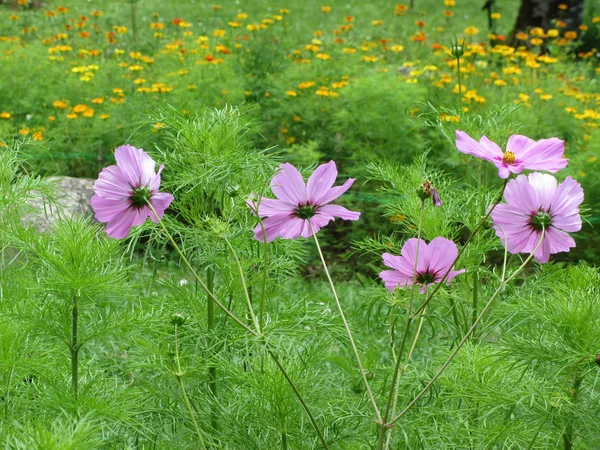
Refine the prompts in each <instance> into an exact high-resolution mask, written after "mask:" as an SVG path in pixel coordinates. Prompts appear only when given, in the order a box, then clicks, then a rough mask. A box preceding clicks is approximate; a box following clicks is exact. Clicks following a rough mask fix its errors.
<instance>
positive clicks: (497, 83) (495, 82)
mask: <svg viewBox="0 0 600 450" xmlns="http://www.w3.org/2000/svg"><path fill="white" fill-rule="evenodd" d="M494 84H495V85H496V86H506V81H504V80H494Z"/></svg>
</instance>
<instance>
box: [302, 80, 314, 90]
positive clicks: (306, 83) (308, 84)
mask: <svg viewBox="0 0 600 450" xmlns="http://www.w3.org/2000/svg"><path fill="white" fill-rule="evenodd" d="M314 85H315V82H314V81H303V82H302V83H300V84H299V85H298V89H308V88H310V87H313V86H314Z"/></svg>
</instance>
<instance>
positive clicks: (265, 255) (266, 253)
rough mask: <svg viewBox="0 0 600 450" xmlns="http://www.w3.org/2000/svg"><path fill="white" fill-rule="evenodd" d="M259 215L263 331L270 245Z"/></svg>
mask: <svg viewBox="0 0 600 450" xmlns="http://www.w3.org/2000/svg"><path fill="white" fill-rule="evenodd" d="M257 217H258V223H259V225H260V229H261V230H262V234H263V249H264V252H263V255H264V256H263V283H262V289H261V293H260V306H259V309H258V325H259V329H260V330H261V331H262V329H263V326H264V316H265V294H266V292H267V275H268V268H267V262H268V252H267V249H268V247H269V246H268V245H267V232H266V230H265V225H264V224H263V221H262V219H261V218H260V216H259V215H258V213H257Z"/></svg>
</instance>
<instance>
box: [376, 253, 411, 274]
mask: <svg viewBox="0 0 600 450" xmlns="http://www.w3.org/2000/svg"><path fill="white" fill-rule="evenodd" d="M383 263H384V264H385V265H386V266H388V267H391V268H393V269H396V270H397V271H398V272H400V273H402V275H404V276H405V277H408V278H411V279H412V278H413V276H414V273H415V268H414V263H413V265H411V263H410V262H409V261H408V260H407V259H406V258H404V257H403V256H394V255H390V254H389V253H384V254H383Z"/></svg>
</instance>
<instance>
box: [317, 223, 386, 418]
mask: <svg viewBox="0 0 600 450" xmlns="http://www.w3.org/2000/svg"><path fill="white" fill-rule="evenodd" d="M308 223H309V224H310V230H311V232H312V235H313V237H314V239H315V244H316V246H317V251H318V252H319V257H320V258H321V263H322V264H323V269H324V270H325V275H326V276H327V280H328V281H329V286H331V291H332V292H333V298H334V299H335V303H336V305H337V308H338V311H339V313H340V316H341V318H342V321H343V322H344V328H345V329H346V333H347V334H348V338H349V339H350V345H351V346H352V351H353V353H354V357H355V358H356V362H357V363H358V368H359V370H360V375H361V377H362V380H363V383H364V385H365V389H366V390H367V395H368V396H369V400H370V401H371V404H372V405H373V409H374V410H375V415H376V416H377V423H381V413H380V411H379V408H378V407H377V402H376V401H375V397H374V396H373V392H372V391H371V386H370V385H369V382H368V381H367V373H366V371H365V368H364V367H363V364H362V362H361V360H360V355H359V354H358V348H357V347H356V342H355V341H354V337H353V336H352V331H351V330H350V326H349V325H348V321H347V320H346V316H345V314H344V310H343V308H342V304H341V303H340V299H339V298H338V295H337V291H336V289H335V285H334V284H333V280H332V279H331V275H329V269H328V268H327V263H326V262H325V258H324V257H323V252H322V251H321V246H320V245H319V239H318V238H317V234H316V233H315V230H314V229H313V226H312V223H311V221H310V220H309V221H308Z"/></svg>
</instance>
